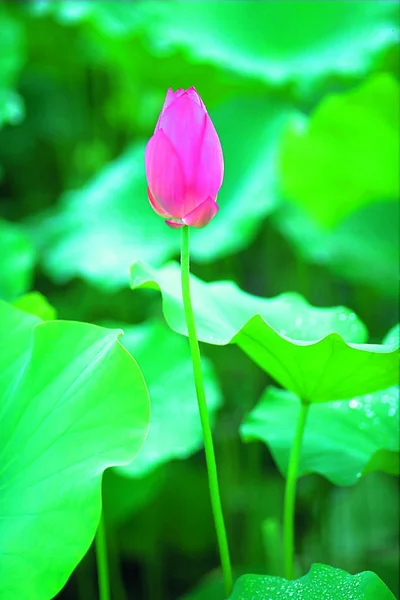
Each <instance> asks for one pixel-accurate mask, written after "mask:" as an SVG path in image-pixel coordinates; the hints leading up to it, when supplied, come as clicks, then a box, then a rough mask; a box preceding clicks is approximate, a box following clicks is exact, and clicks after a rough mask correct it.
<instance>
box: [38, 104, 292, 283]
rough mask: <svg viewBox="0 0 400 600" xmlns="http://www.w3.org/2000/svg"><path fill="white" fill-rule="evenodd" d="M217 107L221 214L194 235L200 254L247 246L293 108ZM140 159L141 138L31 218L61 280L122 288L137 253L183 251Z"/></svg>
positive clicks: (267, 196)
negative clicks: (153, 197) (155, 204)
mask: <svg viewBox="0 0 400 600" xmlns="http://www.w3.org/2000/svg"><path fill="white" fill-rule="evenodd" d="M160 109H161V104H160ZM214 114H215V119H214V122H215V126H216V127H217V129H218V133H219V135H220V138H221V143H222V146H223V148H224V154H225V162H226V172H225V177H224V184H223V186H222V188H221V191H220V193H219V195H218V205H219V213H218V215H217V217H216V218H215V219H213V221H212V223H210V225H209V226H208V227H207V230H199V231H196V232H195V233H194V235H193V244H192V250H193V252H192V255H193V257H194V258H196V259H197V260H199V261H210V260H213V259H215V258H218V257H220V256H225V255H227V254H231V253H233V252H235V251H237V250H238V249H241V248H244V247H245V246H246V245H248V244H249V242H250V241H251V240H252V239H253V238H254V237H255V235H256V234H257V232H258V231H259V229H260V227H261V226H262V222H263V220H262V219H263V217H265V216H266V215H267V214H268V213H270V212H271V211H272V210H273V209H274V208H275V206H276V204H277V196H276V194H275V187H276V154H277V147H278V141H279V139H280V135H281V132H282V131H283V127H284V124H285V123H286V122H287V119H288V117H289V114H290V111H289V109H288V108H287V106H286V105H284V104H283V103H279V104H278V103H272V102H265V101H260V100H257V99H254V98H242V99H237V100H234V101H230V102H227V103H224V104H223V105H222V106H221V107H220V108H219V109H217V110H216V111H215V113H214ZM233 114H237V115H238V114H240V118H241V126H240V130H238V129H233V128H232V125H231V121H232V115H233ZM213 117H214V115H213ZM143 161H144V144H138V145H136V146H135V147H133V148H131V149H129V150H128V151H126V152H125V153H124V154H123V155H122V156H121V157H120V158H119V159H117V160H116V161H114V162H112V163H110V164H108V165H107V166H106V167H105V168H104V170H103V171H101V172H100V173H99V174H98V175H97V176H95V177H94V178H93V180H91V181H90V182H89V183H88V184H87V185H86V186H84V187H83V188H81V189H80V190H79V191H76V192H68V193H66V194H64V195H63V196H62V197H61V199H60V202H59V204H58V206H57V207H55V208H54V209H52V210H51V211H50V212H48V213H45V214H42V215H40V216H38V217H37V218H35V219H34V220H33V221H32V222H31V223H29V226H28V229H29V231H30V233H31V235H32V238H33V240H34V242H35V245H36V246H37V248H38V250H39V255H40V258H41V262H42V266H43V269H44V271H45V272H46V274H48V275H49V276H50V277H51V278H52V279H54V280H55V281H56V282H57V283H64V282H65V281H68V280H70V279H71V278H73V277H76V276H78V277H82V278H83V279H86V280H89V281H90V282H92V283H94V284H95V285H97V286H100V287H102V288H105V289H110V290H112V289H117V288H120V287H124V286H128V277H129V266H130V264H131V263H132V262H133V261H134V260H142V261H145V262H149V263H150V264H154V265H156V266H159V265H162V264H163V263H165V261H166V260H167V259H169V258H171V257H174V256H176V255H177V254H178V253H179V248H180V235H179V232H177V231H175V230H172V229H170V228H169V227H167V226H166V225H165V223H164V220H163V219H161V218H160V217H158V216H157V215H156V214H155V213H154V212H153V210H152V209H151V208H150V205H149V202H148V199H147V184H146V178H145V170H144V162H143ZM244 211H246V221H245V222H243V212H244ZM149 239H151V240H152V242H151V244H149V243H148V241H149Z"/></svg>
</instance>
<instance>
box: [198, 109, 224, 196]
mask: <svg viewBox="0 0 400 600" xmlns="http://www.w3.org/2000/svg"><path fill="white" fill-rule="evenodd" d="M223 177H224V157H223V154H222V148H221V142H220V141H219V137H218V134H217V132H216V130H215V127H214V125H213V123H212V121H211V119H210V117H209V116H208V115H206V125H205V129H204V135H203V139H202V143H201V151H200V156H199V160H198V163H197V177H196V183H195V186H194V190H195V194H196V196H197V197H199V198H207V197H208V196H211V197H213V198H215V197H216V196H217V194H218V191H219V189H220V187H221V185H222V180H223Z"/></svg>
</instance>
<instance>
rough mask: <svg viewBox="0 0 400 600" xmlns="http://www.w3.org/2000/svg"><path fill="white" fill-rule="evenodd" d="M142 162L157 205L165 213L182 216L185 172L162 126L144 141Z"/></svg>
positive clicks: (176, 216)
mask: <svg viewBox="0 0 400 600" xmlns="http://www.w3.org/2000/svg"><path fill="white" fill-rule="evenodd" d="M145 163H146V177H147V183H148V186H149V188H150V189H151V193H152V196H153V198H154V200H155V202H156V205H157V206H159V207H160V209H162V210H163V211H164V213H166V214H167V215H168V216H172V217H174V218H181V217H182V216H183V215H184V213H185V210H184V198H185V176H184V173H183V169H182V165H181V161H180V160H179V156H178V154H177V152H176V150H175V148H174V146H173V145H172V144H171V142H170V140H169V139H168V137H167V136H166V135H165V133H164V132H163V131H162V130H161V129H159V130H158V131H157V132H156V133H155V134H154V135H153V137H151V138H150V140H149V141H148V143H147V146H146V152H145Z"/></svg>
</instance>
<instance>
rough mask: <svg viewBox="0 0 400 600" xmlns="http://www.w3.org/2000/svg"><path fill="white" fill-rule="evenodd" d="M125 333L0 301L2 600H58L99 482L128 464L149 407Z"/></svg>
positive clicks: (86, 541)
mask: <svg viewBox="0 0 400 600" xmlns="http://www.w3.org/2000/svg"><path fill="white" fill-rule="evenodd" d="M120 333H121V332H120V331H116V330H109V329H104V328H102V327H97V326H95V325H89V324H86V323H77V322H71V321H48V322H41V321H40V319H39V318H38V317H35V316H33V315H30V314H28V313H25V312H23V311H20V310H18V309H17V308H15V307H12V306H10V305H7V304H6V303H4V302H0V336H1V339H2V343H3V344H4V349H6V351H5V352H1V353H0V405H1V412H0V429H1V433H2V436H1V439H2V444H1V450H0V490H1V492H0V493H1V504H0V513H1V519H0V557H1V560H0V562H1V577H0V596H1V598H2V599H4V600H15V598H29V599H30V600H47V599H48V598H52V597H53V596H54V595H55V594H56V593H57V592H58V591H59V590H60V589H61V588H62V587H63V585H64V584H65V583H66V581H67V579H68V577H69V576H70V575H71V573H72V571H73V570H74V568H75V567H76V566H77V564H78V563H79V562H80V560H81V559H82V557H83V556H84V554H85V553H86V552H87V550H88V548H89V546H90V544H91V542H92V540H93V538H94V535H95V532H96V528H97V525H98V522H99V517H100V511H101V478H102V473H103V471H104V470H105V469H106V468H107V467H110V466H113V465H123V464H126V463H129V462H131V460H132V459H133V458H134V456H135V454H136V452H137V451H138V449H139V447H140V446H141V444H142V443H143V440H144V438H145V435H146V432H147V428H148V422H149V400H148V394H147V388H146V385H145V383H144V379H143V376H142V374H141V372H140V370H139V368H138V366H137V364H136V362H135V361H134V360H133V358H132V357H131V356H130V355H129V354H128V352H127V351H126V350H125V348H123V346H122V345H121V344H120V342H119V341H118V337H119V335H120Z"/></svg>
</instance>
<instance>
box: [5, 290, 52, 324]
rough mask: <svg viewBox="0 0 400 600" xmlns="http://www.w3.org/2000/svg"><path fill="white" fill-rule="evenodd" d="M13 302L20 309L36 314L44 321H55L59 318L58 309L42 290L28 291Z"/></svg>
mask: <svg viewBox="0 0 400 600" xmlns="http://www.w3.org/2000/svg"><path fill="white" fill-rule="evenodd" d="M12 304H13V306H15V307H16V308H19V310H23V311H24V312H26V313H29V314H30V315H36V316H37V317H39V319H41V320H42V321H54V319H56V318H57V311H56V309H55V308H54V306H51V304H49V302H48V301H47V299H46V298H45V297H44V296H43V294H40V292H28V293H27V294H24V295H23V296H20V297H19V298H17V299H16V300H14V302H13V303H12Z"/></svg>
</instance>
